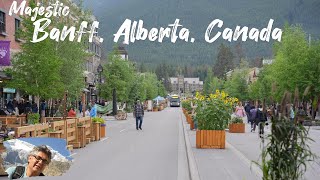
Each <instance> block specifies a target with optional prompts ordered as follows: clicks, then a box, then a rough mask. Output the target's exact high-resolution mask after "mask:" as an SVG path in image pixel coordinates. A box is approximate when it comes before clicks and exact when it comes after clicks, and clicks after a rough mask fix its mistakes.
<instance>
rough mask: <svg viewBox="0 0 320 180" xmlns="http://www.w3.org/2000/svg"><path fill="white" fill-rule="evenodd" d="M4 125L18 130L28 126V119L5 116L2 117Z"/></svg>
mask: <svg viewBox="0 0 320 180" xmlns="http://www.w3.org/2000/svg"><path fill="white" fill-rule="evenodd" d="M0 121H1V124H2V125H6V126H7V128H16V127H21V126H23V125H25V124H26V117H25V116H22V117H19V116H18V117H17V116H3V117H0Z"/></svg>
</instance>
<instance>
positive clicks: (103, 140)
mask: <svg viewBox="0 0 320 180" xmlns="http://www.w3.org/2000/svg"><path fill="white" fill-rule="evenodd" d="M107 139H109V137H106V138H103V139H101V140H100V141H105V140H107Z"/></svg>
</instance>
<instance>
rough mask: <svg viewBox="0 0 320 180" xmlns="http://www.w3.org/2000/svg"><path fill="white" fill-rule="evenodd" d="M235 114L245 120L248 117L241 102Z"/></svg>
mask: <svg viewBox="0 0 320 180" xmlns="http://www.w3.org/2000/svg"><path fill="white" fill-rule="evenodd" d="M235 114H236V116H238V117H241V118H243V117H244V116H245V115H246V114H245V110H244V107H243V106H242V103H241V102H239V104H238V106H237V107H236V111H235Z"/></svg>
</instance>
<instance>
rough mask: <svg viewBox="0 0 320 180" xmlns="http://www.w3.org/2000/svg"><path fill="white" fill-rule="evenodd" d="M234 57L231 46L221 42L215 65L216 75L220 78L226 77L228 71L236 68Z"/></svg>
mask: <svg viewBox="0 0 320 180" xmlns="http://www.w3.org/2000/svg"><path fill="white" fill-rule="evenodd" d="M233 58H234V56H233V53H232V51H231V49H230V47H228V46H225V45H224V44H221V45H220V46H219V52H218V56H217V60H216V62H215V64H214V66H213V73H214V75H215V76H216V77H218V78H225V77H226V73H227V72H228V71H230V70H232V69H233V68H234V65H233Z"/></svg>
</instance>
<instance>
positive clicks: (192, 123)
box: [190, 119, 194, 130]
mask: <svg viewBox="0 0 320 180" xmlns="http://www.w3.org/2000/svg"><path fill="white" fill-rule="evenodd" d="M193 129H194V121H193V120H192V119H191V122H190V130H193Z"/></svg>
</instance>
